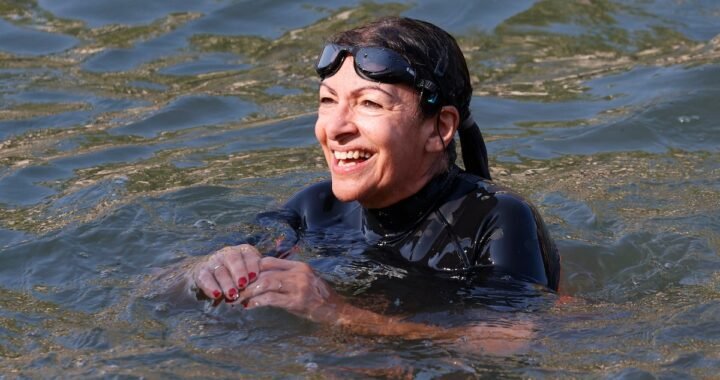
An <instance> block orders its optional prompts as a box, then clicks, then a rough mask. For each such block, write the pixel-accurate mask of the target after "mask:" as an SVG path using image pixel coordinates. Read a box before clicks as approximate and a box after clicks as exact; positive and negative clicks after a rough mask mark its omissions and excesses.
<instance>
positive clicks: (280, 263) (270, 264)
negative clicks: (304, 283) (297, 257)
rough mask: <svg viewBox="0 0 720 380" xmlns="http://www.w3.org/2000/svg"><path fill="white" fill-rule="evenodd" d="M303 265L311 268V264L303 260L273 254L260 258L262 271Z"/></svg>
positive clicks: (287, 268) (296, 267) (295, 267)
mask: <svg viewBox="0 0 720 380" xmlns="http://www.w3.org/2000/svg"><path fill="white" fill-rule="evenodd" d="M302 267H307V269H309V266H308V265H307V264H306V263H304V262H301V261H293V260H286V259H278V258H276V257H272V256H266V257H263V258H262V259H261V260H260V271H273V270H292V269H300V268H302Z"/></svg>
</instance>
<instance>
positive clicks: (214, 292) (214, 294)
mask: <svg viewBox="0 0 720 380" xmlns="http://www.w3.org/2000/svg"><path fill="white" fill-rule="evenodd" d="M221 295H222V292H220V291H219V290H214V291H213V298H215V299H218V298H220V296H221Z"/></svg>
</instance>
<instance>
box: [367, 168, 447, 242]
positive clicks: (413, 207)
mask: <svg viewBox="0 0 720 380" xmlns="http://www.w3.org/2000/svg"><path fill="white" fill-rule="evenodd" d="M458 173H460V168H459V167H457V166H456V165H451V166H450V170H448V171H446V172H443V173H441V174H438V175H437V176H435V177H433V178H432V179H431V180H430V182H428V183H427V184H426V185H425V186H424V187H423V188H422V189H420V191H418V192H417V193H415V194H414V195H411V196H410V197H408V198H405V199H403V200H401V201H400V202H398V203H395V204H394V205H391V206H388V207H384V208H376V209H365V208H364V209H363V234H364V235H365V237H366V239H368V241H371V242H376V243H380V242H391V241H393V240H394V239H395V238H401V237H402V236H403V235H404V234H405V233H406V232H407V231H410V230H412V228H413V227H414V226H415V225H416V224H417V223H419V222H420V221H421V220H423V217H424V216H425V215H427V214H428V213H429V212H430V211H431V210H432V209H433V206H435V205H436V204H437V203H438V202H439V201H440V200H441V199H443V198H444V195H445V194H446V193H447V191H448V190H449V189H451V188H452V187H451V186H450V185H451V184H452V183H453V181H454V180H455V178H456V177H457V175H458Z"/></svg>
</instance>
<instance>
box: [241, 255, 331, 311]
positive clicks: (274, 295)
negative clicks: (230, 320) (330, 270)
mask: <svg viewBox="0 0 720 380" xmlns="http://www.w3.org/2000/svg"><path fill="white" fill-rule="evenodd" d="M240 301H241V302H242V304H243V305H244V306H245V307H247V308H249V309H252V308H255V307H261V306H274V307H278V308H282V309H285V310H287V311H289V312H291V313H293V314H295V315H298V316H301V317H304V318H308V319H310V320H313V321H316V322H332V323H335V322H338V318H339V317H340V316H341V314H342V308H343V307H344V306H345V303H344V302H343V301H342V299H341V297H339V296H338V295H337V294H336V293H335V291H334V290H333V289H332V288H331V287H330V286H329V285H328V284H327V283H326V282H325V281H324V280H323V279H322V278H320V277H319V276H318V275H317V274H315V272H314V271H313V270H312V268H310V266H309V265H308V264H306V263H303V262H299V261H291V260H284V259H278V258H275V257H263V258H262V259H261V260H260V276H259V277H258V279H257V281H255V283H254V284H252V285H251V286H248V287H247V288H246V289H245V290H243V291H242V292H241V293H240Z"/></svg>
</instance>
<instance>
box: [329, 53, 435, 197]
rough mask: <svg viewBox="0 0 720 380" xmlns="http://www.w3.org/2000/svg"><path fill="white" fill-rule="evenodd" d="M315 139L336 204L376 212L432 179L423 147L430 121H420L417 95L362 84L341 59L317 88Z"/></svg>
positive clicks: (401, 86)
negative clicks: (353, 203)
mask: <svg viewBox="0 0 720 380" xmlns="http://www.w3.org/2000/svg"><path fill="white" fill-rule="evenodd" d="M319 101H320V105H319V108H318V120H317V123H316V124H315V136H316V137H317V139H318V141H319V142H320V145H321V146H322V149H323V152H324V154H325V159H326V160H327V163H328V166H329V168H330V173H331V175H332V189H333V193H334V194H335V196H336V197H337V198H338V199H340V200H341V201H346V202H347V201H353V200H356V201H359V202H360V203H361V204H362V205H363V206H364V207H367V208H379V207H386V206H389V205H391V204H393V203H396V202H398V201H400V200H402V199H404V198H406V197H408V196H410V195H412V194H414V193H416V192H417V191H418V190H420V189H421V188H422V187H423V186H424V185H425V184H426V183H427V182H428V181H429V179H430V178H431V177H432V176H433V174H434V173H432V169H433V167H434V165H433V160H437V159H438V158H437V154H429V152H427V150H426V141H427V140H428V138H429V137H430V136H431V134H432V133H433V127H434V118H428V119H423V117H422V114H421V113H420V111H419V101H420V100H419V95H418V94H417V93H416V92H415V91H413V89H412V88H410V86H407V85H404V84H386V83H378V82H373V81H369V80H366V79H363V78H362V77H360V76H358V75H357V73H356V72H355V69H354V67H353V58H352V57H351V56H348V57H346V59H345V61H344V62H343V65H342V67H340V69H339V70H338V71H337V73H336V74H335V75H333V76H331V77H328V78H325V79H324V80H323V82H322V83H321V84H320V90H319Z"/></svg>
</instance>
